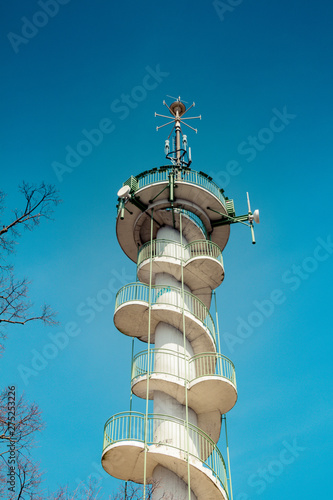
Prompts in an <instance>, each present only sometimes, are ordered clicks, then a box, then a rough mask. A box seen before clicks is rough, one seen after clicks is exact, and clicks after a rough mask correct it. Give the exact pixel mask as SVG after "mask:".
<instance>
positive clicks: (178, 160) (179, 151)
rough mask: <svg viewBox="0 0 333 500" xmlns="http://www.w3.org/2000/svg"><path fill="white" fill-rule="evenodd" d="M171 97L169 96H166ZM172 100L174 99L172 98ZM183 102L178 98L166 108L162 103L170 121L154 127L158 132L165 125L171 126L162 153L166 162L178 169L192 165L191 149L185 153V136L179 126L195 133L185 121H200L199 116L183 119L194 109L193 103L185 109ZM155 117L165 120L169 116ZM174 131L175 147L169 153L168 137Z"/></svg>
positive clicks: (156, 114) (157, 114)
mask: <svg viewBox="0 0 333 500" xmlns="http://www.w3.org/2000/svg"><path fill="white" fill-rule="evenodd" d="M168 97H171V96H168ZM172 99H176V98H174V97H172ZM184 102H185V101H181V100H180V96H179V97H178V98H177V99H176V100H175V101H174V102H173V103H172V104H171V105H170V106H168V105H167V103H166V102H165V101H163V104H164V106H166V107H167V108H168V110H169V112H170V114H171V115H172V117H173V118H172V119H171V120H170V121H168V122H167V123H164V124H163V125H160V126H159V127H156V130H159V129H160V128H163V127H166V126H167V125H171V124H173V127H172V129H171V131H170V134H169V135H168V138H167V139H166V141H165V146H164V152H165V154H166V158H167V159H168V160H171V162H172V164H173V165H174V166H176V167H178V168H182V167H189V166H190V164H191V163H192V160H191V148H189V151H188V153H187V136H186V135H185V134H183V131H182V129H181V124H183V125H186V127H189V128H190V129H191V130H194V131H195V133H197V132H198V130H197V129H196V128H193V127H191V125H189V124H188V123H186V120H195V119H199V120H201V115H200V116H189V117H186V118H184V115H185V114H186V113H187V112H188V111H189V110H190V109H191V108H194V106H195V103H194V102H193V103H192V104H191V106H190V107H189V108H187V109H186V106H185V104H184ZM156 116H161V117H162V118H167V119H169V118H170V116H166V115H160V114H159V113H155V117H156ZM173 131H175V147H174V151H170V136H171V134H172V132H173ZM181 135H182V145H183V147H181V145H180V136H181ZM186 154H187V157H188V160H187V161H185V155H186Z"/></svg>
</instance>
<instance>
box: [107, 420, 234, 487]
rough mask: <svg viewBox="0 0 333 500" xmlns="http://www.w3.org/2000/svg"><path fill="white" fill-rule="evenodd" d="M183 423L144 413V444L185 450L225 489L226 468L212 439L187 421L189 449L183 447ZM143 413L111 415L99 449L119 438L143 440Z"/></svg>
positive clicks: (184, 445)
mask: <svg viewBox="0 0 333 500" xmlns="http://www.w3.org/2000/svg"><path fill="white" fill-rule="evenodd" d="M186 430H187V424H186V422H185V421H184V420H181V419H179V418H176V417H173V416H170V415H161V414H156V413H155V414H148V416H147V436H146V443H147V445H148V446H150V445H158V446H161V445H162V446H163V445H165V446H167V447H172V448H175V449H178V450H179V451H182V452H183V453H184V455H185V454H186V453H187V452H189V454H190V455H191V456H193V457H194V458H196V459H198V460H199V461H200V462H201V463H202V464H203V465H204V466H205V467H207V468H208V469H210V470H211V472H212V473H213V475H214V476H215V477H216V478H217V479H218V480H219V481H220V483H221V484H222V486H223V488H224V490H225V491H226V492H227V475H226V467H225V463H224V460H223V457H222V454H221V452H220V450H219V449H218V447H217V445H216V444H215V443H214V441H213V440H212V439H211V438H210V437H209V436H208V435H207V434H206V433H205V432H203V431H202V430H201V429H199V428H198V427H196V426H195V425H193V424H191V423H189V424H188V432H189V436H190V446H189V450H187V447H186V440H185V435H186ZM144 432H145V415H144V414H143V413H139V412H122V413H117V414H116V415H113V416H112V417H111V418H109V420H108V421H107V422H106V424H105V427H104V443H103V451H104V450H105V449H106V448H107V447H108V446H110V445H112V444H115V443H118V442H121V441H139V442H141V443H144V442H145V438H144Z"/></svg>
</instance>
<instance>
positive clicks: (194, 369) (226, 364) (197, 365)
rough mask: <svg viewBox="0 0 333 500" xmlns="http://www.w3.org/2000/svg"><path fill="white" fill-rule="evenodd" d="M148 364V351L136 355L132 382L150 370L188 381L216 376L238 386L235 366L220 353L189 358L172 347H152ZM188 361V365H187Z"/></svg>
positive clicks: (202, 354)
mask: <svg viewBox="0 0 333 500" xmlns="http://www.w3.org/2000/svg"><path fill="white" fill-rule="evenodd" d="M149 352H150V356H149V358H150V362H149V366H148V351H141V352H139V353H138V354H136V355H135V356H134V359H133V366H132V382H133V381H134V379H136V378H137V377H142V376H146V375H147V373H148V372H149V373H150V374H151V373H154V374H156V373H157V374H161V375H173V376H176V377H177V378H181V379H182V380H185V374H186V378H187V381H188V382H190V383H191V382H193V381H194V380H198V379H199V378H201V377H207V376H210V377H212V376H214V377H220V378H224V379H227V380H229V381H230V382H231V383H232V384H233V385H234V386H235V387H236V375H235V367H234V364H233V363H232V361H230V359H228V358H227V357H226V356H223V355H222V354H218V353H214V354H212V353H201V354H197V355H195V356H193V357H192V358H188V357H187V356H185V355H184V354H182V353H177V352H175V351H172V350H170V349H151V350H150V351H149ZM185 363H187V365H185Z"/></svg>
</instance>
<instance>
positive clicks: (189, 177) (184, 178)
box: [137, 168, 226, 207]
mask: <svg viewBox="0 0 333 500" xmlns="http://www.w3.org/2000/svg"><path fill="white" fill-rule="evenodd" d="M171 171H172V169H171V168H168V169H165V170H157V171H155V172H147V173H146V174H144V175H142V177H141V176H138V177H139V178H138V186H137V190H139V189H141V188H143V187H145V186H148V185H150V184H156V183H158V182H166V181H169V174H170V172H171ZM180 175H181V176H180V178H179V177H178V178H177V179H176V184H177V183H179V182H182V183H188V184H194V185H195V186H200V187H202V188H204V189H206V190H207V191H209V192H210V193H212V194H213V195H214V196H216V198H218V199H219V200H220V201H221V202H222V203H223V205H224V207H226V201H225V198H224V196H223V194H222V193H221V190H220V188H219V187H218V185H217V184H215V182H214V181H213V180H210V179H208V178H207V177H205V176H204V175H202V174H200V173H199V172H196V171H195V170H190V171H181V173H180Z"/></svg>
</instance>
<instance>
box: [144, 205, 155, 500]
mask: <svg viewBox="0 0 333 500" xmlns="http://www.w3.org/2000/svg"><path fill="white" fill-rule="evenodd" d="M153 214H154V209H153V208H152V209H151V218H150V270H149V297H148V308H149V309H148V366H147V392H146V413H145V430H144V437H145V439H144V464H143V500H146V486H147V451H148V448H147V431H148V403H149V379H150V325H151V291H152V290H151V287H152V276H153V230H154V218H153Z"/></svg>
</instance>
